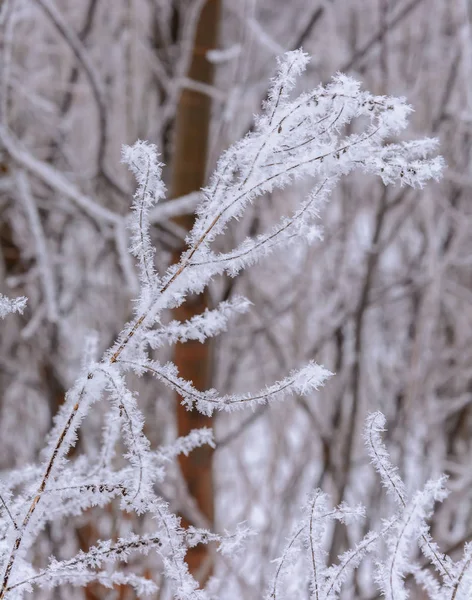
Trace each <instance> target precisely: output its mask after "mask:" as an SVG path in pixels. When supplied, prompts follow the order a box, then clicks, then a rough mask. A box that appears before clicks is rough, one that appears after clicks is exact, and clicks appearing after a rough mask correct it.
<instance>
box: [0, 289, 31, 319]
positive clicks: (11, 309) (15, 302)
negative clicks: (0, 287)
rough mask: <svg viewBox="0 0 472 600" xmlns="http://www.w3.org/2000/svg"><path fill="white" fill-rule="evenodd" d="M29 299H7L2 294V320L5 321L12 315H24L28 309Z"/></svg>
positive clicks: (0, 300)
mask: <svg viewBox="0 0 472 600" xmlns="http://www.w3.org/2000/svg"><path fill="white" fill-rule="evenodd" d="M27 301H28V299H27V298H25V297H24V296H20V297H19V298H7V296H4V295H3V294H0V318H1V319H4V318H5V317H6V316H7V315H9V314H10V313H20V314H22V313H23V311H24V310H25V308H26V303H27Z"/></svg>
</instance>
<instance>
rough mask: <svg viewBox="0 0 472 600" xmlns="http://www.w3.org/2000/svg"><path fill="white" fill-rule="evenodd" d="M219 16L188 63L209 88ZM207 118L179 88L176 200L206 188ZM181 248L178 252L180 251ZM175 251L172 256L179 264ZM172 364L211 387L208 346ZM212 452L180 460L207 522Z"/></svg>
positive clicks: (183, 220)
mask: <svg viewBox="0 0 472 600" xmlns="http://www.w3.org/2000/svg"><path fill="white" fill-rule="evenodd" d="M219 18H220V0H207V1H206V2H205V4H204V6H203V9H202V12H201V13H200V18H199V22H198V26H197V31H196V36H195V42H194V47H193V54H192V62H191V66H190V69H189V72H188V77H189V79H191V80H194V81H197V82H201V83H205V84H208V85H211V84H212V82H213V68H212V65H211V64H210V63H209V62H208V61H207V59H206V51H207V50H209V49H211V48H214V47H215V45H216V41H217V33H218V23H219ZM210 118H211V100H210V98H209V97H208V96H207V95H205V94H202V93H200V92H196V91H194V90H189V89H184V90H182V94H181V97H180V100H179V106H178V110H177V116H176V124H175V140H174V144H175V145H174V156H173V165H172V184H171V188H172V196H173V197H174V198H178V197H179V196H183V195H185V194H188V193H190V192H194V191H196V190H199V189H200V188H201V187H202V186H203V185H204V184H205V172H206V163H207V150H208V141H209V129H210ZM176 221H177V223H178V224H179V225H180V226H181V227H183V228H184V229H185V230H187V231H188V230H190V229H191V227H192V225H193V217H192V216H184V217H180V218H178V219H176ZM181 250H183V248H181V249H180V251H181ZM180 251H178V252H176V254H175V257H174V258H175V260H178V258H179V256H180ZM208 300H209V298H208V295H207V294H206V293H204V294H201V295H200V296H198V297H195V296H194V297H191V298H189V299H188V300H187V302H186V303H185V304H184V305H183V306H181V307H179V308H177V309H176V310H175V313H174V316H175V318H176V319H178V320H184V319H189V318H191V317H193V316H194V315H197V314H199V313H201V312H203V311H204V310H205V308H207V306H208ZM174 362H175V364H176V365H177V368H178V370H179V373H180V375H181V376H182V377H183V378H185V379H188V380H191V381H192V382H193V384H194V385H195V387H196V388H197V389H200V390H204V389H207V388H208V387H209V386H210V385H211V362H212V361H211V346H210V343H209V342H208V341H207V342H205V343H204V344H201V343H199V342H195V341H190V342H186V343H185V344H177V346H176V347H175V354H174ZM177 400H178V406H177V422H178V433H179V435H185V434H187V433H188V432H189V431H191V430H192V429H195V428H199V427H203V426H211V424H212V423H211V419H210V418H208V417H205V416H203V415H201V414H199V413H198V412H197V411H187V410H186V409H185V408H184V407H183V406H182V405H181V398H180V397H178V398H177ZM212 458H213V453H212V451H211V448H209V447H207V446H205V447H202V448H199V449H197V450H195V451H194V452H192V453H191V454H190V456H188V457H184V456H183V457H181V460H180V467H181V470H182V474H183V477H184V479H185V481H186V483H187V486H188V490H189V492H190V494H191V496H192V497H193V498H194V499H195V501H196V503H197V505H198V507H199V509H200V511H201V512H202V513H203V514H204V515H205V517H206V518H207V519H208V521H209V522H210V523H212V522H213V477H212ZM187 562H188V565H189V569H190V571H191V573H192V574H193V575H194V576H196V577H197V578H198V579H199V580H200V582H204V581H205V580H206V579H207V578H208V576H209V574H210V571H211V566H210V564H211V561H210V559H209V555H208V551H207V548H206V547H205V546H201V545H200V546H197V547H196V548H192V549H190V550H189V552H188V554H187Z"/></svg>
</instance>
